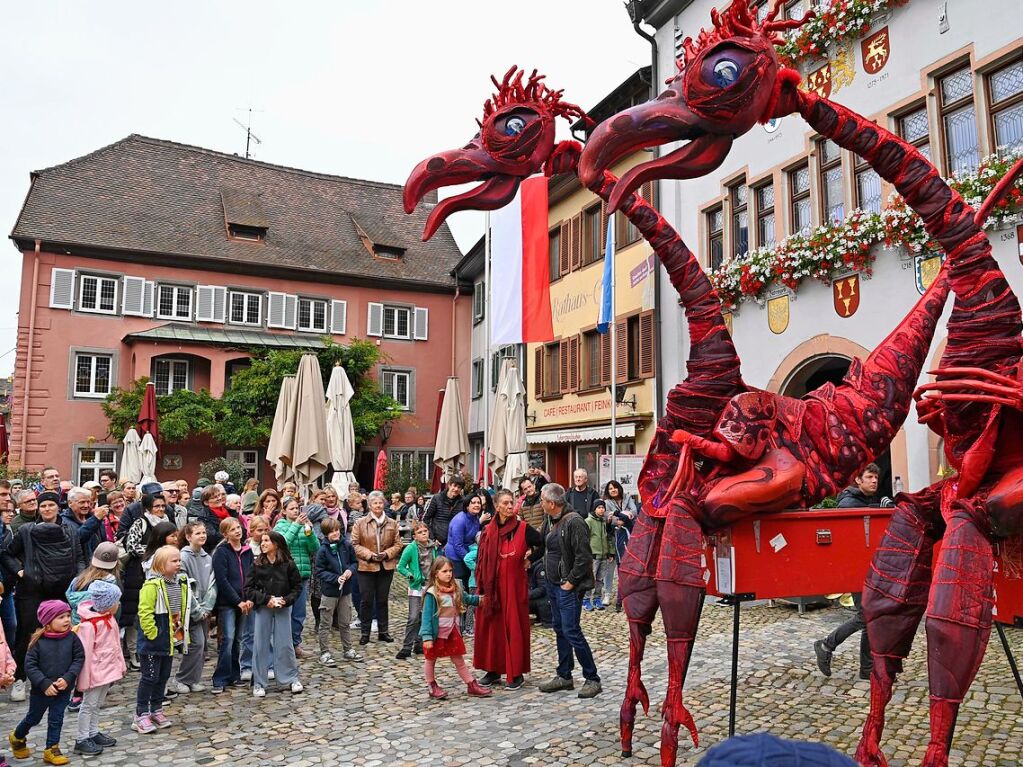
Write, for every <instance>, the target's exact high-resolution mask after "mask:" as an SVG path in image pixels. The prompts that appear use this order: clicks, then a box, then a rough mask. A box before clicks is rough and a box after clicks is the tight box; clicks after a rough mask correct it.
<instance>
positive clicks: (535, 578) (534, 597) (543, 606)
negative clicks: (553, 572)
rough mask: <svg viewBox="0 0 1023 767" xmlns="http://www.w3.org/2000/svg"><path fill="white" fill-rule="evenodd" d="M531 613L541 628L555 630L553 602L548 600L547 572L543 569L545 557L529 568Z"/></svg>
mask: <svg viewBox="0 0 1023 767" xmlns="http://www.w3.org/2000/svg"><path fill="white" fill-rule="evenodd" d="M529 612H531V613H532V614H533V615H535V616H536V622H537V623H539V624H540V627H541V628H545V629H552V628H554V623H553V621H552V620H551V602H550V600H549V599H548V598H547V572H546V571H545V570H544V569H543V557H540V559H538V560H536V561H535V562H534V563H533V564H531V565H530V566H529Z"/></svg>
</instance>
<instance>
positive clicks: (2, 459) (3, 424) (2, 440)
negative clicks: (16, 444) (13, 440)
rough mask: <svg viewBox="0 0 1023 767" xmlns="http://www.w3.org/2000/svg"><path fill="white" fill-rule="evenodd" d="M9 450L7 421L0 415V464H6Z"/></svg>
mask: <svg viewBox="0 0 1023 767" xmlns="http://www.w3.org/2000/svg"><path fill="white" fill-rule="evenodd" d="M10 449H11V445H10V442H9V441H8V439H7V421H5V420H4V417H3V415H2V414H0V463H7V453H8V452H9V451H10Z"/></svg>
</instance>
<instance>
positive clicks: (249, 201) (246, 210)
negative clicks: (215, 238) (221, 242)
mask: <svg viewBox="0 0 1023 767" xmlns="http://www.w3.org/2000/svg"><path fill="white" fill-rule="evenodd" d="M220 200H221V202H222V203H223V205H224V224H225V225H226V227H227V234H228V237H230V238H231V239H232V240H242V241H244V242H263V241H264V240H266V233H267V231H268V230H269V228H270V221H269V219H268V218H267V215H266V213H265V212H264V211H263V205H262V202H261V201H260V195H258V194H256V193H255V192H249V191H245V190H241V189H226V188H225V189H221V190H220Z"/></svg>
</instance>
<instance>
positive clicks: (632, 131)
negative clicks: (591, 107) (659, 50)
mask: <svg viewBox="0 0 1023 767" xmlns="http://www.w3.org/2000/svg"><path fill="white" fill-rule="evenodd" d="M701 122H702V121H701V120H700V119H699V118H698V117H697V116H696V115H694V114H693V113H692V111H690V110H689V108H688V107H687V106H686V104H685V101H683V100H682V98H681V97H679V96H678V95H677V93H675V92H673V91H667V92H666V93H665V94H662V95H661V96H659V97H658V98H656V99H653V100H651V101H647V102H646V103H644V104H637V105H636V106H634V107H630V108H629V109H626V110H624V111H621V112H619V113H618V114H616V115H614V116H613V117H609V118H608V119H607V120H605V121H604V122H602V123H601V124H600V125H598V126H597V128H596V129H595V130H594V131H593V133H591V134H590V138H589V140H588V141H587V142H586V146H585V148H584V149H583V153H582V157H581V158H580V159H579V177H580V180H581V181H582V182H583V185H584V186H587V187H590V186H592V184H593V183H595V182H596V181H597V179H598V178H599V177H600V176H601V174H603V173H604V171H606V170H609V169H610V168H611V167H613V166H614V165H615V163H617V162H618V161H619V160H621V159H623V158H625V157H627V156H629V155H631V154H633V153H634V152H638V151H640V150H641V149H647V148H649V147H655V146H661V145H663V144H667V143H669V142H673V141H687V142H689V143H687V144H685V145H684V146H682V147H681V148H679V149H676V150H675V151H673V152H670V153H668V154H666V155H664V156H663V157H659V158H657V159H655V160H651V161H650V162H646V163H642V164H640V165H637V166H635V167H633V168H632V169H630V170H629V171H628V172H627V173H626V174H625V175H624V176H623V177H622V179H621V180H620V181H619V182H618V184H616V185H615V188H614V191H613V192H612V193H611V198H610V200H609V201H608V205H609V209H610V210H617V209H618V207H619V206H620V205H621V203H622V201H623V200H624V199H625V198H626V197H628V196H629V195H630V194H631V193H632V192H633V191H635V190H636V189H638V188H639V187H640V186H641V185H642V184H643V183H645V182H646V181H651V180H654V179H661V178H675V179H686V178H697V177H699V176H703V175H706V174H707V173H710V172H711V171H712V170H714V169H715V168H717V167H718V166H720V165H721V163H722V162H724V159H725V157H727V156H728V152H729V150H730V149H731V146H732V138H733V137H732V136H731V135H722V134H715V133H711V132H709V131H707V130H705V129H704V128H703V127H702V126H701Z"/></svg>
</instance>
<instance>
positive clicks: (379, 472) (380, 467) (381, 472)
mask: <svg viewBox="0 0 1023 767" xmlns="http://www.w3.org/2000/svg"><path fill="white" fill-rule="evenodd" d="M386 486H387V450H386V449H384V448H380V452H379V453H377V465H376V469H375V470H374V472H373V489H374V490H383V489H384V488H385V487H386Z"/></svg>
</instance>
